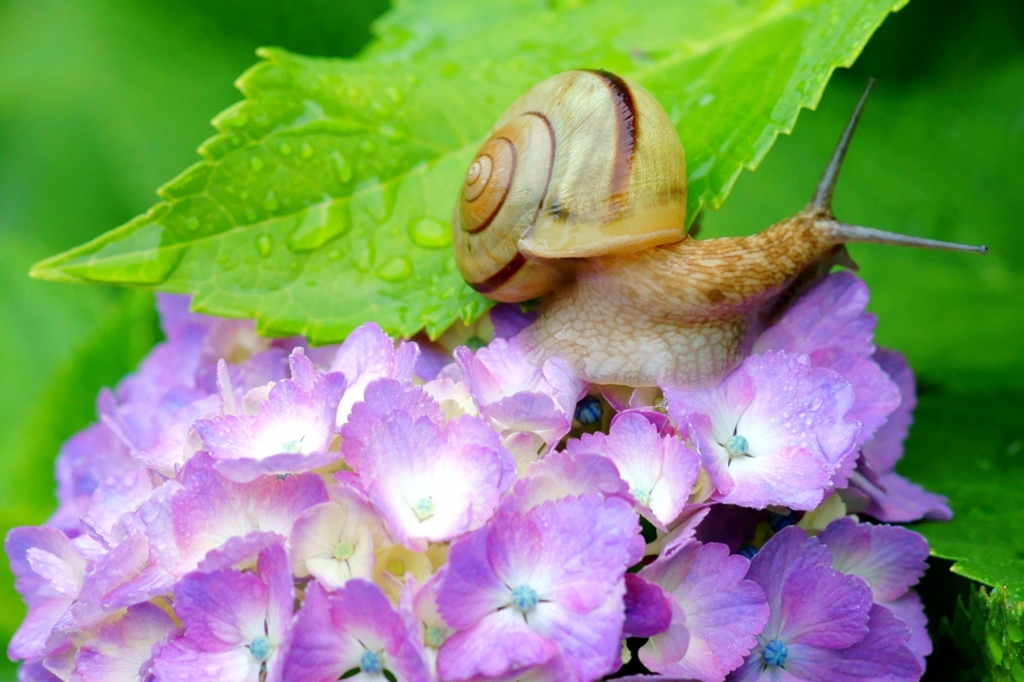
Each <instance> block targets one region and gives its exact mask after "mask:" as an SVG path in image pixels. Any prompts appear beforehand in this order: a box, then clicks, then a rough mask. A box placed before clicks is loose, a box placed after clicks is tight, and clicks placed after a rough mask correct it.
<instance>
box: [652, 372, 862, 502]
mask: <svg viewBox="0 0 1024 682" xmlns="http://www.w3.org/2000/svg"><path fill="white" fill-rule="evenodd" d="M666 395H667V396H668V398H669V412H670V414H672V416H673V418H674V419H675V420H676V422H677V423H679V424H684V425H688V428H689V431H690V435H691V439H694V440H696V444H697V446H698V449H699V454H700V457H701V460H702V462H703V463H704V465H705V467H706V468H707V471H708V474H709V476H710V477H711V480H712V483H714V485H715V487H716V488H717V489H718V492H719V499H720V500H721V501H722V502H726V503H731V504H740V505H743V506H751V507H756V508H764V507H766V506H768V505H773V504H774V505H784V506H789V507H791V508H793V509H812V508H813V507H815V506H816V505H817V504H819V503H820V502H821V500H822V498H823V495H824V491H825V490H826V488H827V487H829V484H830V479H831V478H832V477H833V476H834V475H836V474H837V472H838V471H839V469H840V466H841V465H842V464H843V462H844V461H845V460H846V459H847V457H849V456H850V455H851V454H852V453H853V445H854V438H855V437H856V435H857V432H858V429H859V425H858V424H857V422H855V421H853V420H851V419H849V418H848V417H847V416H846V415H847V413H848V412H849V411H850V408H851V407H852V405H853V401H854V394H853V390H852V389H851V388H850V385H849V384H848V383H847V382H846V380H845V379H843V378H842V377H841V376H840V375H839V374H837V373H835V372H833V371H831V370H828V369H823V368H815V367H811V366H810V361H809V360H808V358H807V357H806V356H802V355H792V354H785V353H768V354H766V355H764V356H763V357H762V356H756V355H753V356H750V357H748V358H747V359H746V360H744V361H743V364H742V365H740V367H739V368H737V369H736V370H735V371H734V372H732V374H730V375H729V376H728V377H726V379H725V380H724V381H723V383H722V384H721V385H720V386H718V387H717V388H714V389H708V390H704V391H697V392H686V391H677V390H670V391H666ZM833 482H834V481H833Z"/></svg>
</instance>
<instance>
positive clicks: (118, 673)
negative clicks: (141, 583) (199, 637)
mask: <svg viewBox="0 0 1024 682" xmlns="http://www.w3.org/2000/svg"><path fill="white" fill-rule="evenodd" d="M176 629H177V628H176V627H175V626H174V623H173V621H171V618H170V616H168V615H167V614H166V613H164V612H163V611H162V610H161V609H160V608H158V607H157V606H155V605H153V604H150V603H149V602H143V603H141V604H135V605H134V606H130V607H129V608H128V611H127V613H125V615H124V616H123V617H122V618H121V619H120V620H118V621H116V622H114V623H111V624H110V625H107V626H106V627H104V628H103V629H102V630H100V632H99V635H97V637H96V638H95V639H91V640H89V641H88V642H87V643H86V644H85V645H84V646H83V647H82V648H81V649H80V650H79V651H78V654H77V655H76V656H75V677H74V679H75V680H76V681H79V682H139V681H140V680H144V679H146V677H147V673H148V668H149V663H150V661H151V658H152V652H153V647H154V645H156V644H158V643H159V642H163V641H164V640H165V639H166V638H167V636H168V635H169V634H171V633H172V632H174V631H175V630H176Z"/></svg>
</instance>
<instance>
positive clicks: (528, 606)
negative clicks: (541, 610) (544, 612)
mask: <svg viewBox="0 0 1024 682" xmlns="http://www.w3.org/2000/svg"><path fill="white" fill-rule="evenodd" d="M512 606H514V607H515V608H516V609H518V610H519V611H522V612H523V613H529V612H530V611H532V610H533V608H534V607H535V606H537V593H536V592H534V591H533V588H532V587H530V586H529V585H520V586H519V587H517V588H515V589H514V590H512Z"/></svg>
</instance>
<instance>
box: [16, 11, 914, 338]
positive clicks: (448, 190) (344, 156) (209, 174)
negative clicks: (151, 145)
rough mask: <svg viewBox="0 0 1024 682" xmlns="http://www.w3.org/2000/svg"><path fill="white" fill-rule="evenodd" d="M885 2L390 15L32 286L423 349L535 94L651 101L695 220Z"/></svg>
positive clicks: (457, 290) (478, 303)
mask: <svg viewBox="0 0 1024 682" xmlns="http://www.w3.org/2000/svg"><path fill="white" fill-rule="evenodd" d="M571 4H574V3H571ZM902 4H903V0H885V1H881V0H875V1H874V2H866V3H864V2H855V1H854V0H839V1H838V2H826V1H825V0H817V1H813V2H808V3H795V4H793V3H788V2H782V1H778V2H762V3H759V4H736V5H729V6H723V5H721V4H720V3H716V2H711V0H701V1H694V2H687V3H679V2H676V1H675V0H661V1H660V2H651V3H645V4H644V5H643V6H642V9H641V8H640V7H639V6H638V5H636V3H630V2H626V1H625V0H605V1H599V2H592V3H586V4H582V5H579V6H573V7H565V8H560V7H558V6H557V5H555V6H553V7H552V6H550V5H549V3H539V2H536V1H533V0H531V1H529V2H527V1H525V0H518V1H517V0H505V1H504V2H501V3H487V4H484V3H463V2H456V1H455V0H435V1H434V2H421V3H415V4H414V3H405V4H401V5H399V7H398V8H397V9H396V10H395V11H394V13H393V14H391V15H389V16H388V17H387V18H385V20H384V22H383V23H382V24H381V29H380V30H381V39H380V41H379V43H378V44H377V45H376V46H375V47H372V48H371V50H370V51H369V53H368V54H367V55H366V56H364V57H363V58H361V59H359V60H354V61H343V60H320V59H309V58H302V57H298V56H295V55H291V54H289V53H286V52H284V51H280V50H266V51H264V52H263V53H262V54H263V56H264V57H265V59H266V61H264V62H262V63H260V64H258V65H257V66H255V67H254V68H252V69H251V70H250V71H249V72H247V73H246V74H245V75H244V76H243V77H242V78H241V79H240V80H239V87H240V89H241V90H242V92H243V93H244V94H245V96H246V100H245V101H244V102H242V103H240V104H239V105H236V106H235V107H232V108H231V109H229V110H227V111H226V112H224V113H222V114H221V115H220V116H218V117H217V118H216V119H215V120H214V124H215V126H216V128H217V130H218V134H217V135H216V136H214V137H213V138H211V139H210V140H208V141H207V142H205V143H204V144H203V145H202V147H201V148H200V154H201V155H202V156H203V159H204V160H203V161H200V162H199V163H197V164H195V165H194V166H192V167H191V168H189V169H188V170H186V171H185V172H184V173H183V174H182V175H180V176H179V177H178V178H176V179H175V180H172V181H171V182H170V183H168V184H167V185H165V186H164V187H163V188H162V189H161V191H160V193H161V197H162V198H163V199H164V201H163V202H161V203H160V204H157V205H156V206H154V207H153V208H152V209H150V211H149V212H148V213H147V214H145V215H143V216H140V217H138V218H136V219H135V220H133V221H131V222H130V223H128V224H127V225H124V226H122V227H120V228H118V229H116V230H114V231H112V232H110V233H108V234H107V235H104V236H103V237H100V238H99V239H97V240H94V241H93V242H90V243H89V244H86V245H84V246H82V247H79V248H77V249H74V250H72V251H70V252H67V253H65V254H62V255H60V256H57V257H54V258H51V259H49V260H47V261H45V262H43V263H40V264H39V265H37V266H36V268H35V269H34V274H35V275H36V276H37V277H43V278H47V279H57V280H71V281H93V282H115V283H124V284H135V285H149V286H154V287H156V288H159V289H162V290H166V291H176V292H190V293H193V294H195V297H194V299H193V306H194V307H195V308H196V309H197V310H199V311H202V312H206V313H210V314H215V315H224V316H237V317H256V318H257V323H258V326H259V329H260V330H261V331H262V332H264V333H267V334H273V335H287V334H304V335H306V336H308V337H309V338H310V339H311V340H312V341H314V342H316V343H325V342H329V341H336V340H338V339H340V338H343V337H344V336H345V335H346V334H347V333H348V332H349V331H350V330H351V329H352V328H354V327H355V326H357V325H359V324H361V323H362V322H364V321H366V320H374V321H376V322H377V323H379V324H380V325H381V326H383V327H384V328H385V329H386V330H388V331H389V332H391V333H394V334H401V335H405V336H408V335H411V334H413V333H414V332H416V331H418V330H419V329H421V328H424V327H425V328H426V330H427V331H428V333H430V334H431V335H437V334H439V333H440V332H441V331H442V330H444V329H445V328H446V327H447V326H448V325H449V324H450V323H451V322H452V321H454V320H455V319H456V318H459V317H462V318H467V319H468V318H472V317H474V316H476V315H478V314H480V313H481V312H482V311H483V310H485V309H486V307H487V306H488V305H489V302H487V301H486V300H485V299H483V298H482V297H480V296H479V295H477V294H476V293H474V292H473V291H472V290H470V289H469V288H468V287H467V286H466V285H465V284H464V283H463V282H462V279H461V277H460V276H459V274H458V272H457V271H456V270H455V268H454V263H453V260H452V257H451V254H450V249H449V241H450V237H449V234H448V232H449V227H448V225H449V216H450V212H451V207H452V202H453V200H454V197H455V195H456V192H457V189H458V187H459V184H460V181H461V176H462V173H463V172H464V170H465V168H466V166H467V164H468V162H469V161H470V159H471V157H472V155H473V153H474V152H475V150H476V148H477V146H478V143H479V142H480V140H481V138H482V137H483V135H484V134H485V133H486V131H487V129H488V128H489V127H490V125H491V124H492V123H493V122H494V121H495V120H496V118H497V117H498V115H499V114H500V113H501V112H502V111H503V110H504V109H505V108H506V107H507V106H508V105H509V104H510V103H511V102H512V101H513V100H514V99H515V98H516V97H517V96H518V95H519V94H521V93H522V92H524V91H525V90H526V89H527V88H528V87H529V86H530V85H532V84H533V83H535V82H537V81H539V80H541V79H543V78H545V77H547V76H550V75H552V74H554V73H557V72H559V71H563V70H566V69H570V68H578V67H603V68H608V69H610V70H612V71H614V72H617V73H620V74H623V75H626V76H629V77H632V78H634V79H636V80H637V81H639V82H640V83H641V84H642V85H644V86H646V87H647V88H649V89H650V90H651V91H652V92H654V94H655V95H656V96H657V97H658V98H659V99H660V101H661V102H662V104H664V105H665V107H666V109H667V110H668V111H669V113H670V115H671V116H672V118H673V120H674V121H675V122H676V124H677V127H678V128H679V131H680V135H681V137H682V139H683V143H684V146H686V149H687V166H688V172H689V183H690V185H689V187H690V192H689V209H690V210H689V214H690V215H691V216H693V215H695V214H696V212H697V210H698V209H699V208H700V207H701V206H702V205H705V204H708V205H712V206H717V205H719V204H720V203H721V202H722V200H723V199H724V198H725V195H726V194H727V193H728V191H729V189H730V187H731V185H732V183H733V182H734V180H735V178H736V177H737V175H738V174H739V172H740V170H741V169H742V168H743V167H752V166H754V165H756V164H757V163H758V162H759V161H760V160H761V158H762V157H763V156H764V154H765V153H766V152H767V150H768V149H769V147H770V146H771V145H772V143H773V142H774V140H775V137H776V136H777V135H778V134H779V133H780V132H787V131H789V130H790V129H791V128H792V126H793V124H794V122H795V120H796V116H797V114H798V112H799V110H800V108H801V107H804V106H813V105H814V104H816V102H817V100H818V98H819V97H820V95H821V92H822V90H823V88H824V86H825V82H826V81H827V80H828V77H829V76H830V75H831V72H832V70H833V69H834V68H835V67H836V66H838V65H843V64H849V63H851V62H852V60H853V59H854V58H855V57H856V56H857V54H858V53H859V52H860V50H861V48H862V47H863V45H864V43H865V42H866V41H867V39H868V37H869V36H870V35H871V33H872V31H873V30H874V29H875V28H876V27H877V26H878V24H879V23H880V22H881V21H882V20H883V19H884V18H885V16H886V15H887V14H888V13H889V12H890V11H892V10H893V9H895V8H898V7H900V6H901V5H902Z"/></svg>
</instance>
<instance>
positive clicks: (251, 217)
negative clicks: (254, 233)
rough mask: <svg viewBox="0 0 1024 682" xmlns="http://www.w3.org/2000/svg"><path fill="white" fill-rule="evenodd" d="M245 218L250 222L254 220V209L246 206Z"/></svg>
mask: <svg viewBox="0 0 1024 682" xmlns="http://www.w3.org/2000/svg"><path fill="white" fill-rule="evenodd" d="M245 218H246V220H248V221H250V222H252V221H254V220H256V209H254V208H253V207H252V206H246V207H245Z"/></svg>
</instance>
